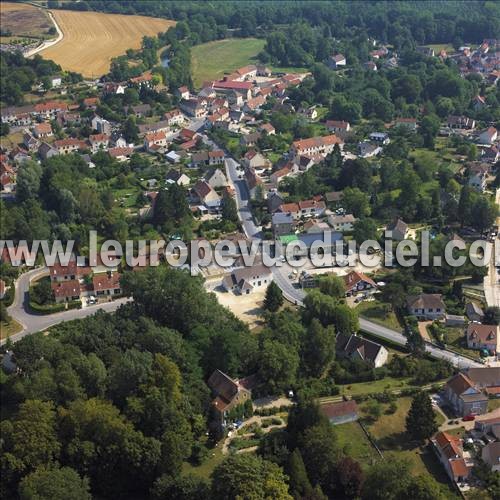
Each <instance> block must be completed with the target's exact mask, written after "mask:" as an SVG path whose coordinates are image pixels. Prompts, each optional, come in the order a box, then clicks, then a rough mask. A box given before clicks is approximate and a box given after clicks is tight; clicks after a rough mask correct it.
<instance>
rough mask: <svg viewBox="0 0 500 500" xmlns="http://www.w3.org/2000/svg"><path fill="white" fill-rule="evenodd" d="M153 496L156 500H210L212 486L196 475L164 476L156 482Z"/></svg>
mask: <svg viewBox="0 0 500 500" xmlns="http://www.w3.org/2000/svg"><path fill="white" fill-rule="evenodd" d="M151 494H152V497H153V499H155V500H163V499H165V498H168V499H170V500H205V499H207V498H209V494H210V486H209V483H208V481H206V480H205V479H202V478H199V477H196V476H194V475H186V476H177V477H172V476H169V475H167V474H164V475H162V476H160V477H159V478H158V479H157V480H156V481H155V484H154V486H153V489H152V492H151Z"/></svg>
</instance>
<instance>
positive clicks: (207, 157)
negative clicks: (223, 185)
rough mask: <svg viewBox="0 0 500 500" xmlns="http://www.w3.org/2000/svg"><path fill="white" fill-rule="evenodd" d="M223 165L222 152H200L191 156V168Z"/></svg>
mask: <svg viewBox="0 0 500 500" xmlns="http://www.w3.org/2000/svg"><path fill="white" fill-rule="evenodd" d="M223 164H224V151H222V150H216V151H200V152H199V153H194V154H193V156H191V163H190V165H191V166H192V167H199V166H213V165H223Z"/></svg>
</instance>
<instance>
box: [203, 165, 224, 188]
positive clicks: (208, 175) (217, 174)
mask: <svg viewBox="0 0 500 500" xmlns="http://www.w3.org/2000/svg"><path fill="white" fill-rule="evenodd" d="M203 180H204V181H205V182H206V183H207V184H209V185H210V186H211V187H212V188H214V189H215V188H222V187H224V186H227V184H228V182H227V178H226V176H225V175H224V173H223V172H222V170H221V169H219V168H211V169H210V170H208V171H207V172H205V175H204V176H203Z"/></svg>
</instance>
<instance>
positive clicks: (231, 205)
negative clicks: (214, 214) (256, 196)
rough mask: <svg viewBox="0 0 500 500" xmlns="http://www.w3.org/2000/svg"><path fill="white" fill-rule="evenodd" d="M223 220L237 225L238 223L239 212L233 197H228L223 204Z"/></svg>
mask: <svg viewBox="0 0 500 500" xmlns="http://www.w3.org/2000/svg"><path fill="white" fill-rule="evenodd" d="M222 218H223V219H224V220H229V221H231V222H234V223H235V224H236V223H237V222H238V210H237V207H236V201H235V200H234V198H232V197H231V196H226V197H225V198H224V201H223V203H222Z"/></svg>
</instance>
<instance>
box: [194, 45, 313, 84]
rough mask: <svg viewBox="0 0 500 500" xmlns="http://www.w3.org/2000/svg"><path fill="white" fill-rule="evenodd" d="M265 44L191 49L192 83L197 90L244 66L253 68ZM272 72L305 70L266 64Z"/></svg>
mask: <svg viewBox="0 0 500 500" xmlns="http://www.w3.org/2000/svg"><path fill="white" fill-rule="evenodd" d="M265 44H266V41H265V40H262V39H259V38H228V39H226V40H216V41H215V42H208V43H203V44H201V45H195V46H194V47H192V48H191V68H192V72H193V82H194V85H195V87H196V88H200V87H201V85H202V84H203V82H205V81H207V80H215V79H216V78H222V77H223V76H224V74H225V73H232V72H233V71H234V70H236V69H238V68H241V67H243V66H246V65H248V64H257V63H258V60H257V55H258V54H259V52H260V51H261V50H262V49H263V48H264V45H265ZM266 66H268V67H270V68H271V69H272V70H273V71H281V72H284V73H303V72H305V71H306V69H305V68H292V67H290V68H283V67H275V66H270V65H269V64H266Z"/></svg>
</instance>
